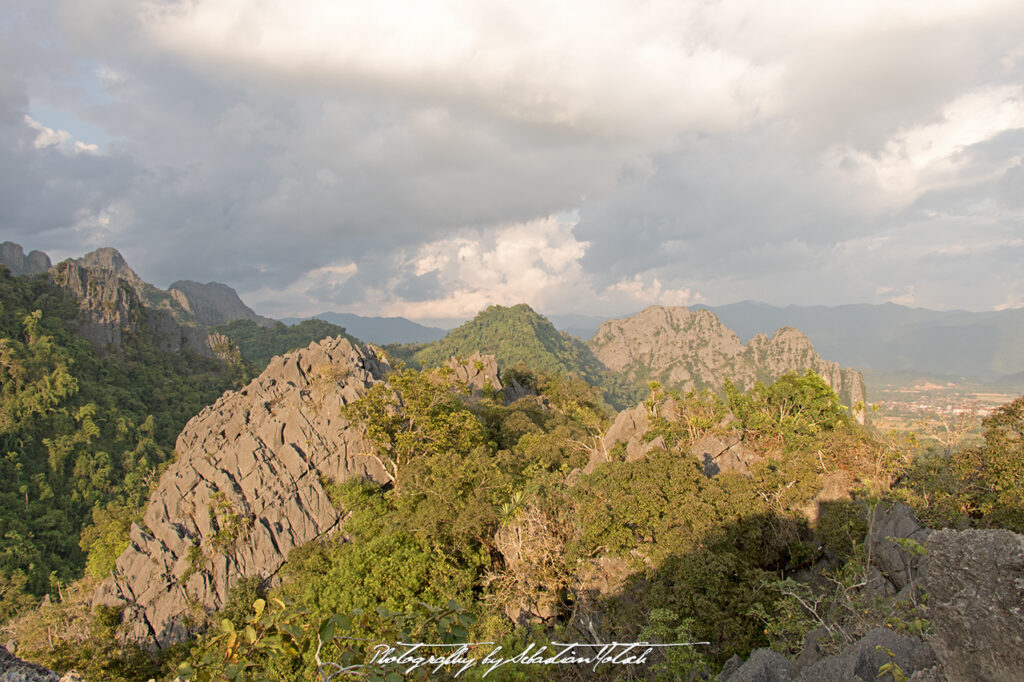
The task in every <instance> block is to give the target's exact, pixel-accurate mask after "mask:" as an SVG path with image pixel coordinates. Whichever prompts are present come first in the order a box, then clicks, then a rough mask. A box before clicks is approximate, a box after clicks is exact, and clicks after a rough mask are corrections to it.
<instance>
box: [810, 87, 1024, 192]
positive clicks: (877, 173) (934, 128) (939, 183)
mask: <svg viewBox="0 0 1024 682" xmlns="http://www.w3.org/2000/svg"><path fill="white" fill-rule="evenodd" d="M1018 128H1024V87H1022V86H1019V85H1006V86H999V87H992V88H984V89H981V90H977V91H974V92H971V93H968V94H965V95H961V96H959V97H957V98H956V99H954V100H953V101H952V102H950V103H949V104H947V105H946V106H945V107H943V109H942V112H941V114H940V120H938V121H935V122H932V123H927V124H923V125H916V126H912V127H908V128H905V129H902V130H900V131H899V132H898V133H896V134H895V135H894V136H892V137H891V138H889V140H888V141H886V143H885V145H884V147H883V148H882V150H881V151H880V152H877V153H873V152H870V151H864V150H859V149H856V148H855V147H852V146H850V145H837V146H835V147H833V148H832V149H831V150H829V151H828V152H826V156H827V158H829V159H830V160H831V163H833V164H836V165H841V164H850V163H851V162H852V163H854V164H856V166H857V168H858V172H860V173H866V174H867V176H868V179H869V180H873V184H874V186H875V187H876V188H877V191H878V193H879V194H880V195H881V196H882V197H884V202H885V204H887V205H889V206H891V207H896V208H900V207H903V206H906V205H908V204H910V203H911V202H913V201H914V200H915V199H917V198H918V197H919V196H921V195H922V194H924V193H925V192H927V191H929V190H934V189H938V188H943V187H946V186H950V185H954V184H963V183H966V182H976V181H979V180H985V179H992V178H996V177H999V176H1000V175H1002V174H1003V173H1005V172H1006V170H1007V169H1009V168H1010V167H1012V166H1013V165H1015V164H1016V163H1018V162H1019V161H1020V157H1019V156H1017V157H1010V158H1006V159H1004V160H1003V161H1002V163H1000V164H998V165H996V166H994V167H992V166H989V167H986V169H985V173H986V175H985V176H983V177H971V176H969V175H967V174H965V172H964V166H965V165H967V163H966V159H965V158H964V157H963V155H962V153H963V152H964V150H966V149H967V148H969V147H970V146H972V145H975V144H978V143H980V142H985V141H987V140H991V139H992V138H993V137H995V136H996V135H998V134H999V133H1002V132H1005V131H1008V130H1014V129H1018Z"/></svg>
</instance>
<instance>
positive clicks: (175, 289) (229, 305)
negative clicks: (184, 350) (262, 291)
mask: <svg viewBox="0 0 1024 682" xmlns="http://www.w3.org/2000/svg"><path fill="white" fill-rule="evenodd" d="M167 291H168V293H170V295H171V296H172V297H174V299H175V300H176V301H177V302H178V303H179V304H181V307H182V308H184V309H185V310H186V311H187V312H188V313H189V314H191V315H192V317H193V319H195V321H196V322H198V323H199V324H201V325H205V326H207V327H216V326H217V325H219V324H224V323H225V322H231V321H232V320H252V321H253V322H255V323H256V324H258V325H260V326H261V327H269V326H272V325H273V324H275V321H274V320H271V319H270V318H268V317H263V316H262V315H257V314H256V313H255V312H254V311H253V309H252V308H250V307H249V306H247V305H245V303H243V302H242V299H241V298H239V297H238V292H237V291H235V290H234V289H232V288H231V287H229V286H228V285H226V284H221V283H220V282H207V283H206V284H200V283H199V282H192V281H190V280H179V281H177V282H174V283H173V284H171V286H169V287H167Z"/></svg>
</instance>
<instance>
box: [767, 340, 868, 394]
mask: <svg viewBox="0 0 1024 682" xmlns="http://www.w3.org/2000/svg"><path fill="white" fill-rule="evenodd" d="M747 349H748V352H749V353H750V354H751V356H752V360H753V363H754V366H755V367H756V368H757V371H758V373H759V375H762V376H766V377H767V378H768V379H770V380H772V381H774V380H775V379H777V378H778V377H780V376H782V375H783V374H785V373H786V372H790V371H793V370H798V371H799V370H806V369H810V370H813V371H814V372H815V373H816V374H818V375H819V376H820V377H821V378H822V379H824V380H825V382H826V383H827V384H828V385H829V386H831V387H832V390H833V391H835V392H836V394H837V395H838V396H839V400H840V401H841V402H842V403H843V404H844V405H856V404H857V403H858V402H860V403H863V402H864V401H865V399H866V394H865V389H864V377H863V376H861V374H860V372H858V371H857V370H855V369H850V368H842V367H840V366H839V363H838V362H830V361H828V360H824V359H822V357H821V356H820V355H818V353H817V352H815V350H814V346H813V345H812V344H811V340H810V339H808V338H807V335H806V334H804V333H803V332H802V331H800V330H799V329H796V328H794V327H782V328H781V329H779V330H778V331H776V332H775V334H773V335H772V337H771V338H769V337H768V336H766V335H765V334H758V335H756V336H754V337H753V338H752V339H750V342H749V343H747Z"/></svg>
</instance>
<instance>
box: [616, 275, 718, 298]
mask: <svg viewBox="0 0 1024 682" xmlns="http://www.w3.org/2000/svg"><path fill="white" fill-rule="evenodd" d="M614 294H624V295H625V297H626V298H627V300H630V301H632V302H634V303H636V304H638V305H644V306H647V305H670V306H676V305H682V306H687V305H693V304H694V303H700V302H701V301H702V300H703V297H702V296H701V295H700V294H699V293H697V292H694V291H693V290H691V289H690V288H682V289H668V288H664V287H662V285H661V281H660V280H659V279H658V278H657V277H654V278H653V279H651V282H650V284H647V283H646V282H645V281H644V278H643V277H642V276H641V275H639V274H637V275H634V276H633V278H632V279H623V280H621V281H619V282H616V283H615V284H613V285H612V286H610V287H608V289H607V290H606V292H605V296H606V297H610V296H613V295H614Z"/></svg>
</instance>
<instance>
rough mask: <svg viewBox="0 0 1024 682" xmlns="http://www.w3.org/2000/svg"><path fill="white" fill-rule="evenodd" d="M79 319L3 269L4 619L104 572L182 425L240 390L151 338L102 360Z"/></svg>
mask: <svg viewBox="0 0 1024 682" xmlns="http://www.w3.org/2000/svg"><path fill="white" fill-rule="evenodd" d="M77 313H78V308H77V302H76V301H75V300H74V299H72V298H70V297H68V296H67V295H66V294H65V293H64V292H63V291H62V290H61V289H59V288H57V287H55V286H54V285H53V284H52V283H51V282H50V280H49V279H48V278H47V276H46V275H40V276H38V277H11V276H10V275H9V274H8V271H7V270H6V269H4V268H0V593H2V595H3V602H2V606H0V618H2V619H6V618H7V617H8V616H10V615H11V614H12V613H13V612H14V611H16V610H18V609H19V608H20V607H21V606H23V605H24V604H26V603H31V602H32V601H33V600H34V599H35V598H37V597H40V596H42V595H43V594H44V593H48V592H49V593H52V594H54V595H56V593H57V592H58V590H59V589H60V588H61V586H63V585H66V584H68V583H69V582H70V581H72V580H74V579H76V578H79V577H81V576H82V573H83V571H84V570H86V569H88V571H89V572H91V573H93V574H95V575H101V574H105V573H106V572H107V571H109V570H110V568H111V566H112V565H113V560H114V558H116V556H117V554H119V553H120V551H121V549H123V546H124V545H123V539H120V538H122V536H123V535H124V531H126V529H127V525H128V524H129V523H130V522H131V520H132V519H134V518H136V517H137V516H138V514H139V513H140V510H141V507H142V505H143V504H144V502H145V501H146V499H147V497H148V495H149V490H150V486H151V485H152V484H153V483H154V482H155V480H156V477H157V474H158V472H159V470H160V465H161V464H163V463H164V462H166V461H167V460H168V459H169V458H170V457H171V455H172V453H173V447H174V441H175V439H176V438H177V436H178V433H179V432H180V431H181V428H182V427H183V426H184V424H185V422H186V421H187V420H188V419H189V418H191V417H192V416H193V415H195V414H196V413H198V412H199V410H200V409H202V407H204V406H205V405H207V404H209V403H211V402H213V401H214V400H215V399H216V398H217V396H218V395H220V394H221V393H222V392H223V391H224V390H226V389H228V388H231V387H232V386H233V385H236V384H237V383H239V382H240V381H242V380H243V379H244V378H245V377H244V376H243V375H241V374H239V370H238V368H237V367H229V366H226V365H225V364H224V363H222V362H219V361H216V360H211V359H207V358H202V357H198V356H194V355H189V354H187V353H178V354H171V353H164V352H161V351H158V350H157V349H156V348H155V346H154V345H153V343H152V342H151V340H150V339H148V338H146V336H145V335H138V336H135V337H132V338H129V339H128V340H127V341H126V342H125V344H124V345H123V346H122V347H121V349H120V350H118V351H117V352H110V353H107V354H104V355H102V356H101V355H99V354H97V352H96V351H95V350H94V349H93V347H92V346H91V345H90V344H89V343H88V342H87V341H85V340H83V339H82V338H80V337H78V336H76V335H75V331H74V330H75V328H76V319H77ZM115 537H116V538H119V539H117V540H112V538H115ZM111 542H113V544H111ZM87 557H88V560H87Z"/></svg>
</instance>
